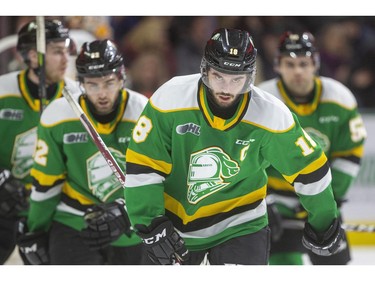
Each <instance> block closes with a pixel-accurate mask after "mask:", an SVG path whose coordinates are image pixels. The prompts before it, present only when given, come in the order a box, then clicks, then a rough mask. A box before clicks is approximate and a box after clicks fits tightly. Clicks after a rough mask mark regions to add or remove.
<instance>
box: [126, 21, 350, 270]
mask: <svg viewBox="0 0 375 281" xmlns="http://www.w3.org/2000/svg"><path fill="white" fill-rule="evenodd" d="M256 54H257V50H256V49H255V47H254V45H253V42H252V39H251V37H250V35H249V34H248V32H246V31H242V30H236V29H225V28H221V29H218V30H216V31H214V32H213V34H212V36H211V38H210V39H209V40H208V41H207V44H206V47H205V52H204V56H203V59H202V63H201V73H200V74H193V75H188V76H180V77H174V78H172V79H171V80H169V81H168V82H166V83H165V84H164V85H162V86H161V87H160V88H159V89H158V90H157V91H156V92H155V93H154V94H153V95H152V97H151V98H150V100H149V102H148V104H147V106H146V108H145V110H144V111H143V113H142V115H141V117H140V118H139V120H138V122H137V124H136V126H135V128H134V130H133V134H132V140H131V142H130V144H129V148H128V150H127V152H126V159H127V178H126V183H125V198H126V200H127V210H128V214H129V218H130V221H131V223H132V226H133V227H134V228H135V230H136V231H137V234H138V235H139V236H140V237H141V238H142V239H143V242H144V244H145V246H146V248H147V251H148V255H149V256H150V258H151V259H152V260H153V261H154V262H155V263H156V264H174V263H179V264H196V265H197V264H200V263H201V262H202V260H203V258H204V256H205V255H206V254H208V261H209V263H210V264H213V265H225V264H243V265H246V264H257V265H266V264H267V263H268V258H269V247H270V231H269V227H268V221H267V206H266V201H265V197H266V193H267V175H266V173H265V169H266V168H267V167H268V166H269V165H270V164H272V165H273V166H274V167H276V168H277V170H278V171H280V173H281V174H282V175H283V176H284V177H285V179H286V180H288V182H289V183H290V184H293V185H294V187H295V192H296V194H297V195H298V196H299V198H300V202H301V204H302V205H303V206H304V207H305V208H306V210H308V223H307V224H306V227H305V232H304V242H305V245H306V247H307V248H309V249H310V250H312V251H314V252H316V253H319V254H321V255H330V254H332V253H335V252H336V250H337V249H338V247H339V246H340V242H341V236H342V231H343V230H342V228H341V226H340V222H339V221H338V219H337V207H336V203H335V201H334V198H333V193H332V188H331V172H330V169H329V166H328V163H327V158H326V156H325V154H324V152H323V151H322V148H321V147H320V146H319V145H318V144H316V143H315V142H314V141H313V140H311V138H310V137H309V135H307V134H306V133H305V131H304V130H303V129H302V128H301V126H300V125H299V122H298V120H297V119H296V117H295V115H294V114H292V113H291V112H290V111H289V109H288V108H287V107H286V106H285V105H284V104H283V103H282V102H280V101H279V100H278V99H277V98H275V97H273V96H272V95H270V94H268V93H266V92H264V91H262V90H260V89H258V88H256V87H253V83H254V78H255V72H256Z"/></svg>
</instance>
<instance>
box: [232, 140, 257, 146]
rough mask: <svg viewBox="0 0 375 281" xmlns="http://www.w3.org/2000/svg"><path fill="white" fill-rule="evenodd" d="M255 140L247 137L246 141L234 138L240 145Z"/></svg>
mask: <svg viewBox="0 0 375 281" xmlns="http://www.w3.org/2000/svg"><path fill="white" fill-rule="evenodd" d="M253 141H255V139H249V140H248V141H246V140H239V139H237V140H236V144H240V145H249V144H250V143H251V142H253Z"/></svg>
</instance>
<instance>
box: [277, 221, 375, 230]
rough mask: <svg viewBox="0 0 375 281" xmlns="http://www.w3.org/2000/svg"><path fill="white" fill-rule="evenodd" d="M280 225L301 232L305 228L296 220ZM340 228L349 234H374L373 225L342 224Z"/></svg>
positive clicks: (301, 222) (302, 223) (303, 223)
mask: <svg viewBox="0 0 375 281" xmlns="http://www.w3.org/2000/svg"><path fill="white" fill-rule="evenodd" d="M281 225H282V227H283V228H286V229H296V230H302V229H303V228H304V227H305V222H304V221H298V220H283V221H282V224H281ZM341 226H342V228H343V229H345V230H346V231H351V232H375V225H368V224H349V223H344V224H342V225H341Z"/></svg>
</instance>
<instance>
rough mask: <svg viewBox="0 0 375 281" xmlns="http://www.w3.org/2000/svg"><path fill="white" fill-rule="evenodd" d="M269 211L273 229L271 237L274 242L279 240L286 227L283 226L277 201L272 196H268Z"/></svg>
mask: <svg viewBox="0 0 375 281" xmlns="http://www.w3.org/2000/svg"><path fill="white" fill-rule="evenodd" d="M267 213H268V225H269V227H270V229H271V239H272V241H273V242H277V241H279V239H280V237H281V235H282V234H283V232H284V228H283V226H282V217H281V214H280V212H279V210H278V209H277V206H276V204H275V202H274V201H273V200H272V199H271V198H270V199H268V198H267Z"/></svg>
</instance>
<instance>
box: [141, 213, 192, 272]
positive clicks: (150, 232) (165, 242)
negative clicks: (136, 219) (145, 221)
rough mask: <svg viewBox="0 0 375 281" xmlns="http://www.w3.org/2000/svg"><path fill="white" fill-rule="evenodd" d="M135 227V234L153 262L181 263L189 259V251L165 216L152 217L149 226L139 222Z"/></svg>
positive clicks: (160, 263) (165, 263)
mask: <svg viewBox="0 0 375 281" xmlns="http://www.w3.org/2000/svg"><path fill="white" fill-rule="evenodd" d="M135 227H136V228H137V229H138V232H137V235H138V236H139V237H141V238H142V240H143V243H144V245H145V246H146V249H147V253H148V256H149V257H150V259H151V260H152V262H154V263H155V264H159V265H172V264H183V263H184V262H186V261H187V260H188V259H189V257H190V253H189V251H188V250H187V249H186V247H185V242H184V240H183V239H182V238H181V237H180V235H179V234H178V233H177V232H176V230H175V229H174V227H173V224H172V222H171V221H170V220H169V219H168V218H167V217H166V216H162V217H157V218H155V219H153V221H152V222H151V225H150V226H149V227H146V226H145V225H139V224H137V225H136V226H135Z"/></svg>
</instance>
